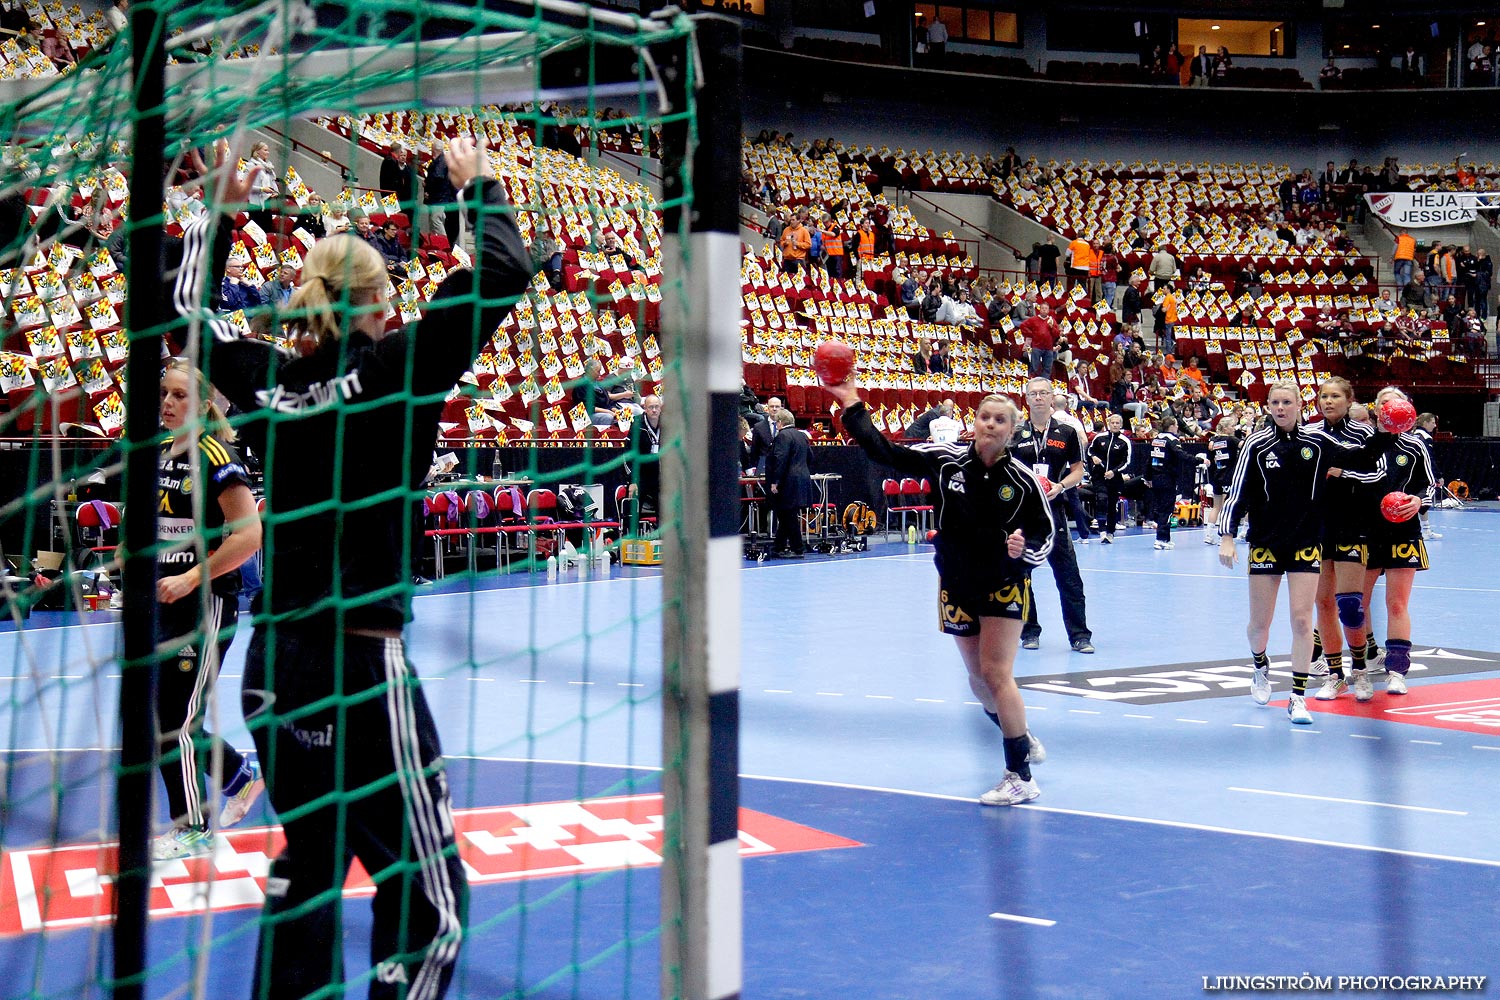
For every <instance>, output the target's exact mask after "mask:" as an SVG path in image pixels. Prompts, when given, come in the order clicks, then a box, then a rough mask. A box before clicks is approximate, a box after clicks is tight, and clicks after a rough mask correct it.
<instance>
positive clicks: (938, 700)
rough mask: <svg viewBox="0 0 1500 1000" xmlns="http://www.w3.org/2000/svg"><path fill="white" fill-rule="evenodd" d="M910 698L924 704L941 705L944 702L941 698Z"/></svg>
mask: <svg viewBox="0 0 1500 1000" xmlns="http://www.w3.org/2000/svg"><path fill="white" fill-rule="evenodd" d="M912 700H913V701H917V702H921V703H922V704H924V705H941V704H943V703H944V702H943V699H941V698H914V699H912Z"/></svg>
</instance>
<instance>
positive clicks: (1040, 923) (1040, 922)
mask: <svg viewBox="0 0 1500 1000" xmlns="http://www.w3.org/2000/svg"><path fill="white" fill-rule="evenodd" d="M990 919H991V920H1014V921H1015V922H1016V923H1018V924H1032V925H1034V926H1036V927H1056V926H1057V921H1056V920H1044V919H1043V918H1041V917H1023V916H1021V915H1020V914H1018V913H991V914H990Z"/></svg>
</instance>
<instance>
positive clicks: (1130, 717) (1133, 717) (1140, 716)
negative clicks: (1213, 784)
mask: <svg viewBox="0 0 1500 1000" xmlns="http://www.w3.org/2000/svg"><path fill="white" fill-rule="evenodd" d="M1125 718H1127V719H1154V718H1156V716H1154V715H1131V714H1130V713H1129V712H1126V713H1125ZM1256 728H1257V729H1258V728H1260V727H1259V726H1257V727H1256Z"/></svg>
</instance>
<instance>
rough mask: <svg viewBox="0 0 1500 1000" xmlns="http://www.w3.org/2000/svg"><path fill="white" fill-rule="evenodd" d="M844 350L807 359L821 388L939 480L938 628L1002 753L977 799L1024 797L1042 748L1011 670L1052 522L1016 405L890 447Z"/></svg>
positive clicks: (984, 403)
mask: <svg viewBox="0 0 1500 1000" xmlns="http://www.w3.org/2000/svg"><path fill="white" fill-rule="evenodd" d="M825 349H826V350H825ZM846 352H848V348H847V345H841V344H838V342H836V341H834V342H830V343H825V344H822V345H820V346H819V348H818V352H817V357H816V358H815V359H814V361H813V368H814V370H815V371H817V373H818V378H819V380H820V381H822V383H823V385H824V388H826V389H827V391H828V394H829V395H830V396H832V397H833V398H834V400H835V401H836V402H837V403H838V404H839V405H840V406H842V407H843V408H844V429H845V430H846V431H848V433H849V436H850V437H852V438H853V439H854V441H855V443H857V444H858V445H859V446H860V448H862V449H863V450H864V452H865V454H866V455H868V456H869V457H870V458H872V459H873V460H875V461H876V462H879V463H880V464H882V465H888V466H890V467H891V468H893V469H897V470H900V471H901V472H902V473H904V474H906V475H909V476H923V477H927V478H929V479H931V480H932V482H933V484H934V486H935V490H934V493H933V500H932V503H933V506H934V508H935V513H936V523H937V528H938V530H937V535H936V537H934V538H933V546H934V548H935V550H936V554H935V558H934V561H935V562H936V563H937V570H938V615H939V628H940V629H941V631H943V632H944V633H946V634H948V635H951V636H953V638H954V641H955V642H956V643H957V644H958V652H959V655H960V656H961V657H962V658H963V661H964V666H965V667H966V668H967V669H968V673H969V688H970V690H972V691H973V692H974V695H975V697H976V698H978V700H979V702H980V704H981V705H983V706H984V711H985V714H986V715H987V716H989V718H990V721H991V722H993V723H994V724H995V725H996V726H997V727H999V729H1000V735H1001V743H1002V748H1003V752H1004V755H1005V774H1004V776H1003V777H1002V778H1001V779H1000V782H999V784H997V785H996V786H995V787H994V788H991V789H989V790H988V791H986V792H984V793H983V794H982V795H980V797H979V801H980V802H981V803H982V804H984V805H987V806H1010V805H1018V804H1020V803H1022V802H1029V801H1031V800H1032V799H1034V798H1036V797H1037V796H1038V795H1040V794H1041V791H1040V789H1039V788H1038V787H1037V783H1036V780H1035V779H1034V778H1033V777H1032V774H1031V765H1032V764H1040V763H1041V762H1042V760H1043V759H1044V757H1045V751H1044V750H1043V748H1042V744H1041V741H1040V740H1037V739H1036V738H1035V737H1033V736H1032V735H1031V734H1030V732H1028V730H1027V726H1026V705H1025V703H1024V702H1023V701H1022V700H1021V690H1020V688H1019V687H1017V686H1016V681H1015V676H1014V673H1013V668H1014V665H1015V658H1016V649H1017V648H1018V647H1019V645H1020V639H1021V625H1022V622H1023V621H1024V620H1025V618H1026V606H1027V604H1028V603H1029V602H1030V601H1031V574H1030V570H1031V569H1032V568H1034V567H1036V566H1039V565H1041V564H1042V563H1043V562H1045V561H1046V559H1047V553H1048V551H1049V550H1050V549H1051V548H1052V535H1053V525H1052V514H1051V511H1050V510H1049V508H1048V506H1047V500H1046V496H1045V494H1044V492H1043V488H1042V487H1041V485H1040V484H1038V482H1037V478H1036V476H1034V475H1032V473H1031V470H1030V469H1028V468H1027V467H1026V466H1024V465H1022V464H1021V463H1020V462H1018V461H1016V460H1015V459H1013V458H1011V457H1010V455H1009V453H1008V452H1007V451H1006V447H1007V445H1008V444H1009V443H1010V438H1011V435H1012V434H1013V433H1014V432H1015V429H1016V426H1017V425H1018V424H1019V423H1020V421H1021V414H1020V411H1019V410H1018V409H1017V408H1016V404H1015V403H1013V402H1012V401H1011V400H1009V399H1007V398H1005V397H1004V396H986V397H984V399H982V400H980V402H979V408H978V410H977V411H976V413H975V416H974V439H973V441H972V442H965V441H954V442H952V443H949V444H938V443H935V442H929V443H923V444H919V445H917V446H916V447H910V448H908V447H905V446H903V445H899V444H895V443H894V442H892V441H889V440H887V439H886V438H885V436H884V435H882V434H881V433H880V432H879V431H878V430H876V429H875V425H874V424H873V423H872V422H871V420H870V416H869V414H868V413H867V412H866V411H865V404H864V403H863V402H862V401H861V400H860V398H859V383H858V382H857V381H856V380H855V379H854V377H853V375H854V370H853V368H854V366H853V355H852V352H848V353H847V354H846Z"/></svg>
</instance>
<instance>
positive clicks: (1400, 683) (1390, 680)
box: [1385, 673, 1406, 694]
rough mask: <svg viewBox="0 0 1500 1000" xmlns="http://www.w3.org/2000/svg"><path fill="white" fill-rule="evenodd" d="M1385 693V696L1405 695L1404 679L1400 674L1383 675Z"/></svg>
mask: <svg viewBox="0 0 1500 1000" xmlns="http://www.w3.org/2000/svg"><path fill="white" fill-rule="evenodd" d="M1385 693H1386V694H1405V693H1406V678H1405V677H1403V676H1402V675H1401V674H1392V673H1387V674H1386V675H1385Z"/></svg>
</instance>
